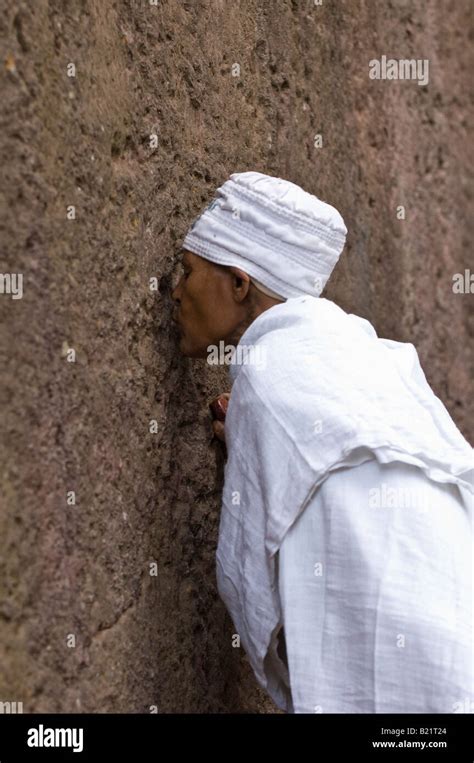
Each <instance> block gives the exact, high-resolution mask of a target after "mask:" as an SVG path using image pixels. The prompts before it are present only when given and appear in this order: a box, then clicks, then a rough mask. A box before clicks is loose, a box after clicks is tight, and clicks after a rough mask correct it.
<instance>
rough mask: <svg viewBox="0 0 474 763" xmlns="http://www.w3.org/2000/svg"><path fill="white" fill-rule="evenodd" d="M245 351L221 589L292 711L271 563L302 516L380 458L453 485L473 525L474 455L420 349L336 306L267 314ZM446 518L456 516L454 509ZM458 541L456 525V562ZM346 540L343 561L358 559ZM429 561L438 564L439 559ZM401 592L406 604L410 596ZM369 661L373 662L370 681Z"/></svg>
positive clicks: (236, 369)
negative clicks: (327, 491)
mask: <svg viewBox="0 0 474 763" xmlns="http://www.w3.org/2000/svg"><path fill="white" fill-rule="evenodd" d="M246 347H247V348H249V355H248V356H247V359H248V361H249V362H245V360H244V362H243V364H239V365H233V366H230V374H231V378H232V381H233V387H232V394H231V397H230V402H229V407H228V410H227V417H226V442H227V449H228V460H227V463H226V466H225V481H224V490H223V497H222V509H221V518H220V525H219V540H218V547H217V553H216V577H217V586H218V591H219V593H220V596H221V598H222V599H223V601H224V603H225V604H226V606H227V609H228V610H229V612H230V615H231V617H232V619H233V622H234V626H235V629H236V632H237V633H238V634H239V635H240V638H241V643H242V646H243V648H244V649H245V652H246V654H247V656H248V658H249V661H250V663H251V665H252V668H253V670H254V673H255V676H256V678H257V680H258V681H259V683H260V684H261V685H262V686H263V687H264V688H265V689H266V690H267V691H268V693H269V694H271V696H272V697H273V698H274V699H275V702H276V703H277V705H278V706H279V707H280V708H282V709H289V707H288V694H287V692H286V691H285V689H284V683H283V680H282V678H281V677H279V676H277V675H276V674H275V673H273V672H270V673H269V672H267V671H266V665H265V662H266V660H267V659H268V656H269V654H270V653H271V649H272V645H273V644H274V641H275V638H276V633H277V631H278V628H279V627H280V623H281V621H282V613H281V603H280V599H279V592H278V590H277V584H276V564H275V562H276V554H277V552H278V550H279V549H280V547H281V545H282V543H283V540H284V539H285V536H286V535H287V533H288V532H289V531H290V530H291V528H292V526H293V525H294V523H295V522H296V520H297V519H298V517H300V515H302V514H303V512H304V511H305V509H306V507H307V506H308V504H309V502H310V501H311V500H312V498H313V497H314V496H315V495H316V494H317V491H318V489H319V488H320V487H321V486H322V485H323V483H325V482H326V481H327V479H328V477H329V476H330V475H331V474H332V473H333V472H335V471H336V470H338V469H341V468H343V467H347V466H354V467H356V466H357V465H360V464H363V463H364V462H366V461H368V460H373V459H374V458H375V459H376V460H377V461H378V462H379V463H381V464H389V463H392V462H403V463H405V464H411V465H412V466H416V467H418V468H419V469H420V470H421V471H422V472H423V473H424V474H425V476H426V477H428V478H429V479H430V480H431V481H434V482H436V483H440V484H441V485H446V484H448V485H454V486H457V489H459V491H460V493H461V495H462V500H463V502H464V506H465V507H466V512H469V513H470V516H471V517H472V500H473V493H474V485H473V474H474V460H473V450H472V448H471V446H470V445H469V443H468V442H467V441H466V440H465V439H464V437H463V436H462V434H461V432H460V431H459V429H458V428H457V427H456V425H455V424H454V422H453V420H452V419H451V417H450V415H449V413H448V411H447V410H446V408H445V406H444V405H443V403H442V402H441V400H440V399H439V398H437V397H436V396H435V395H434V393H433V391H432V390H431V388H430V386H429V384H428V383H427V381H426V378H425V375H424V373H423V370H422V368H421V366H420V363H419V360H418V355H417V352H416V350H415V348H414V346H413V345H412V344H409V343H401V342H395V341H393V340H389V339H381V338H379V337H378V336H377V334H376V332H375V329H374V328H373V326H372V325H371V324H370V323H369V322H368V321H367V320H364V319H363V318H360V317H359V316H356V315H352V314H347V313H345V312H344V310H342V309H341V308H340V307H338V306H337V305H335V304H334V303H333V302H331V301H330V300H327V299H318V298H314V297H309V296H306V297H298V298H292V299H288V300H287V301H286V302H285V303H283V304H280V305H275V306H273V307H271V308H270V309H268V310H266V311H265V312H263V313H262V314H260V315H259V316H258V317H257V318H256V319H255V320H254V321H253V323H252V324H251V325H250V326H249V328H248V329H247V330H246V331H245V332H244V334H243V336H242V337H241V339H240V342H239V345H238V347H237V350H243V349H244V348H246ZM251 352H253V354H251ZM237 357H238V358H242V357H243V356H242V353H241V354H240V355H238V356H237ZM244 357H245V356H244ZM348 510H349V509H348ZM443 510H444V511H445V512H446V514H450V506H449V504H448V503H446V505H444V504H443ZM446 521H448V520H446ZM390 532H392V530H391V531H390ZM456 533H457V534H456ZM461 535H462V533H460V524H459V523H458V524H456V526H455V531H454V530H453V533H451V535H449V536H447V537H449V544H450V551H449V553H455V550H456V548H457V547H458V546H459V545H460V544H462V543H463V542H464V540H463V537H461ZM349 541H350V538H348V537H346V541H345V542H346V548H343V549H341V553H343V554H350V553H352V550H351V547H350V545H349ZM361 542H362V541H361ZM363 542H364V543H365V545H366V549H365V554H366V555H367V558H368V559H371V558H372V557H373V558H376V557H377V554H378V549H377V548H376V547H374V544H373V541H372V536H371V535H370V534H367V536H366V538H365V539H364V540H363ZM387 542H388V543H389V544H390V543H392V539H391V538H388V539H387ZM431 551H432V554H433V555H434V556H433V563H434V564H436V559H437V557H438V556H439V555H440V554H442V553H443V552H442V551H441V550H439V549H438V548H437V547H436V546H435V545H433V547H432V549H431ZM338 571H339V568H338ZM342 573H343V569H342V568H340V574H341V575H342ZM375 573H376V570H375V569H374V568H371V567H368V568H367V576H366V577H365V578H364V579H361V581H360V584H361V586H362V587H365V588H366V589H367V590H366V595H367V596H369V595H370V592H371V591H372V590H373V587H374V586H375V585H377V578H376V577H374V575H375ZM420 580H421V582H422V586H425V587H426V586H427V585H428V583H429V580H428V579H427V578H426V577H423V578H420ZM335 584H337V581H335ZM400 593H401V594H402V593H403V595H406V596H407V601H408V603H409V602H410V598H409V591H408V590H406V591H405V592H404V591H403V589H400ZM423 595H424V594H423V589H422V590H420V597H423ZM456 595H457V596H459V595H460V593H459V592H457V593H456ZM402 624H403V622H402ZM400 632H401V633H402V631H400ZM406 649H408V647H406ZM373 659H374V653H367V655H366V662H367V665H366V667H367V670H369V671H370V670H371V669H372V663H373ZM460 699H461V698H460ZM326 703H327V700H326ZM315 704H318V703H315Z"/></svg>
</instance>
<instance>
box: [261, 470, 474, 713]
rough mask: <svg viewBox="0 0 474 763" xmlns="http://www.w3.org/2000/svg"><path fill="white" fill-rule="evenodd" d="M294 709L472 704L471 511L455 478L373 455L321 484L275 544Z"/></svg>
mask: <svg viewBox="0 0 474 763" xmlns="http://www.w3.org/2000/svg"><path fill="white" fill-rule="evenodd" d="M278 591H279V596H280V602H281V611H282V616H281V623H279V624H281V625H283V630H284V633H285V641H286V652H287V660H288V668H289V676H287V677H285V668H284V666H283V665H282V664H281V663H280V659H279V657H278V654H277V653H276V651H275V646H276V645H275V644H273V645H272V647H271V649H270V653H269V656H268V658H267V660H266V663H265V664H266V672H267V680H268V683H269V684H270V685H272V684H274V683H275V682H277V681H279V680H280V679H281V681H282V683H281V685H280V688H281V689H282V690H283V691H285V689H283V686H286V685H288V686H289V691H288V709H290V710H291V709H292V710H293V711H294V712H296V713H315V712H316V713H455V712H472V708H473V707H474V705H473V704H472V701H473V700H474V696H473V652H472V650H473V619H472V618H473V602H472V594H473V583H472V537H471V525H470V520H469V515H468V513H467V512H466V507H465V505H464V502H463V499H462V496H461V494H460V492H459V490H458V488H457V486H456V485H453V484H441V483H439V482H434V481H432V480H430V479H429V478H428V477H427V476H426V475H425V474H424V473H423V472H422V471H421V470H420V469H419V468H418V467H415V466H412V465H409V464H405V463H401V462H396V461H394V462H391V463H389V464H380V463H379V462H378V461H377V460H375V459H371V460H369V461H366V462H365V463H363V464H361V465H359V466H355V467H352V468H350V467H349V468H343V469H338V470H336V471H334V472H332V473H331V474H330V475H329V477H328V478H327V480H325V481H324V482H323V483H322V485H321V486H320V488H319V489H318V491H317V492H316V494H315V496H314V498H313V499H312V500H311V502H310V503H309V505H308V506H307V507H306V509H305V510H304V512H303V513H302V514H301V516H300V517H299V518H298V519H297V520H296V522H295V523H294V525H293V526H292V527H291V528H290V530H289V531H288V533H287V535H286V536H285V538H284V540H283V543H282V545H281V547H280V549H279V552H278Z"/></svg>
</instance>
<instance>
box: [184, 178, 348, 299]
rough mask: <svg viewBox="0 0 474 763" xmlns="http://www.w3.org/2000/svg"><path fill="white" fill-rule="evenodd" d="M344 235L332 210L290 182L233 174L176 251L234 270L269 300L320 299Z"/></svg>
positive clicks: (340, 221)
mask: <svg viewBox="0 0 474 763" xmlns="http://www.w3.org/2000/svg"><path fill="white" fill-rule="evenodd" d="M346 235H347V228H346V226H345V224H344V220H343V219H342V217H341V215H340V214H339V212H338V211H337V209H335V208H334V207H332V206H331V205H330V204H326V203H325V202H324V201H321V200H320V199H318V198H317V197H316V196H313V195H312V194H311V193H307V192H306V191H303V189H302V188H300V187H299V186H298V185H296V184H295V183H290V181H289V180H282V179H281V178H275V177H270V176H269V175H263V174H262V173H261V172H237V173H234V174H232V175H231V176H230V178H229V179H228V180H226V181H225V183H223V185H221V186H220V187H219V188H218V189H217V191H216V193H215V197H214V199H213V200H212V201H211V202H210V203H209V204H208V206H207V207H206V208H205V210H204V211H203V212H202V214H200V215H199V216H198V217H197V218H196V220H195V221H194V223H193V224H192V225H191V227H190V228H189V230H188V232H187V233H186V236H185V238H184V241H183V245H182V246H183V249H187V250H188V251H190V252H193V253H194V254H197V255H199V256H200V257H204V258H205V259H207V260H211V262H215V263H217V264H219V265H234V266H235V267H238V268H240V269H241V270H243V271H244V272H245V273H248V275H249V276H250V277H251V278H253V279H258V282H259V284H260V285H263V286H265V287H266V288H267V289H270V290H271V292H272V294H273V295H274V296H279V297H281V298H285V299H288V298H290V297H300V296H302V295H303V294H311V295H312V296H313V297H319V295H320V294H321V292H322V290H323V288H324V286H325V285H326V282H327V281H328V279H329V276H330V275H331V273H332V270H333V268H334V266H335V265H336V263H337V261H338V259H339V255H340V254H341V252H342V250H343V248H344V243H345V239H346Z"/></svg>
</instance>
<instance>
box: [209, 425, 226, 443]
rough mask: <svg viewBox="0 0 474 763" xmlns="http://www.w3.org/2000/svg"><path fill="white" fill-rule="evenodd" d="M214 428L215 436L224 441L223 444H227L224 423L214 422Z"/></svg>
mask: <svg viewBox="0 0 474 763" xmlns="http://www.w3.org/2000/svg"><path fill="white" fill-rule="evenodd" d="M212 428H213V430H214V434H215V436H216V437H217V438H218V439H219V440H222V442H225V428H224V423H223V422H222V421H213V422H212Z"/></svg>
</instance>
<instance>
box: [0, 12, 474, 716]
mask: <svg viewBox="0 0 474 763" xmlns="http://www.w3.org/2000/svg"><path fill="white" fill-rule="evenodd" d="M0 6H1V11H2V13H1V14H0V35H1V45H2V67H1V73H0V80H1V88H2V115H1V133H0V136H1V137H0V142H1V147H0V163H1V167H2V173H3V183H2V189H1V206H2V214H1V222H0V225H1V230H0V232H1V252H0V257H1V260H0V262H1V267H0V271H1V272H2V273H23V274H24V287H23V288H24V295H23V298H22V299H18V300H13V299H11V297H10V296H8V295H5V294H0V316H1V323H0V325H1V332H2V341H1V353H2V357H1V363H2V365H1V387H0V415H1V421H2V427H1V430H2V440H1V454H0V455H1V461H0V463H1V509H0V538H1V541H0V543H1V545H0V700H2V701H8V700H10V701H22V702H23V706H24V710H25V712H26V711H28V712H40V711H46V712H74V711H80V712H82V711H88V712H115V711H117V712H132V713H133V712H149V708H150V706H153V705H155V706H157V708H158V711H159V712H246V711H250V712H254V711H257V712H275V707H274V705H273V703H272V702H271V701H270V700H269V699H267V698H266V697H265V696H264V694H263V692H262V691H261V690H260V689H259V688H258V687H257V686H256V684H255V681H254V678H253V674H252V673H251V671H250V669H249V665H248V663H247V661H246V659H245V657H244V655H243V654H242V650H241V649H240V650H239V649H234V648H232V643H231V638H232V634H233V630H234V629H233V626H232V623H231V621H230V619H229V617H228V615H227V613H226V612H225V609H224V607H223V604H222V603H221V602H220V600H219V598H218V596H217V591H216V583H215V573H214V562H215V560H214V555H215V547H216V541H217V529H218V521H219V509H220V494H221V487H222V477H223V460H222V454H221V452H220V450H219V447H220V446H219V445H218V444H211V443H210V439H211V429H210V421H209V418H208V414H207V403H208V401H209V399H210V398H211V396H213V395H214V394H216V393H218V392H220V391H221V390H224V389H228V388H229V383H228V381H227V377H226V371H225V369H220V370H218V371H215V370H213V369H210V368H209V367H206V364H205V362H201V361H197V362H196V361H190V360H188V359H184V358H181V357H180V356H179V355H178V354H177V352H176V344H175V339H176V338H175V335H174V333H173V329H172V328H171V326H170V304H171V303H170V286H171V283H172V272H173V266H174V264H175V262H176V256H177V252H178V248H179V244H180V241H181V238H182V236H183V234H184V232H185V230H186V228H187V226H188V225H189V224H190V222H191V220H192V219H193V218H194V216H195V215H196V214H197V213H198V212H199V211H200V209H201V208H202V206H203V205H204V204H205V203H206V202H207V201H208V200H209V198H210V197H211V195H212V193H213V191H214V189H215V187H216V186H217V185H219V184H220V183H222V182H223V181H224V180H225V179H226V178H227V176H228V175H229V174H230V173H231V172H234V171H244V170H248V169H256V170H260V171H263V172H267V173H268V174H274V175H280V176H282V177H285V178H287V179H289V180H293V181H295V182H297V183H299V184H301V185H302V186H303V187H304V188H306V189H307V190H309V191H311V192H314V193H316V194H317V195H319V196H321V198H323V199H325V200H327V201H329V202H331V203H333V204H335V205H336V206H337V207H338V208H339V209H340V211H341V212H342V214H343V216H344V218H345V220H346V223H347V226H348V228H349V231H350V234H349V237H348V243H347V247H346V251H345V255H344V256H343V259H342V260H341V262H340V264H339V265H338V267H337V269H336V271H335V274H334V278H333V279H332V281H331V283H330V284H329V285H328V288H327V290H326V292H325V294H324V296H327V297H329V298H330V299H334V300H335V301H336V302H338V303H339V304H340V305H341V306H342V307H343V308H344V309H346V310H349V311H351V312H356V313H358V314H359V315H363V316H364V317H367V318H369V319H370V320H371V321H372V322H373V323H374V325H375V327H376V329H377V331H378V333H379V335H381V336H384V337H390V338H393V339H399V340H402V341H411V342H413V343H414V344H415V346H416V347H417V349H418V351H419V355H420V359H421V362H422V365H423V368H424V370H425V373H426V375H427V378H428V380H429V381H430V383H431V384H432V386H433V388H434V390H435V391H436V393H437V394H438V395H439V397H440V398H441V399H442V400H443V402H444V403H445V404H446V405H447V407H448V409H449V410H450V412H451V414H452V416H453V418H454V419H455V421H456V423H457V424H458V426H459V427H460V429H461V430H462V431H463V433H464V435H465V436H466V437H467V438H468V439H470V441H471V442H472V440H473V435H474V431H473V425H472V421H473V419H472V411H471V417H470V418H469V410H468V406H469V404H470V402H471V397H472V395H470V388H469V379H470V375H472V342H471V346H470V347H469V346H468V345H469V341H470V340H472V334H473V329H474V327H473V318H472V314H470V315H468V312H467V309H468V301H469V295H468V294H464V295H462V294H454V293H453V291H452V276H453V274H454V273H456V272H463V271H464V269H465V268H467V267H468V266H469V261H468V253H469V252H470V248H471V241H472V237H473V224H472V215H471V221H470V222H468V218H469V215H468V203H469V202H470V201H471V199H472V184H471V185H470V184H469V183H470V181H471V180H472V178H471V177H469V174H468V168H469V165H470V166H471V168H472V151H471V153H469V154H468V151H469V150H470V149H469V148H468V146H469V143H468V140H467V125H468V123H469V120H470V119H472V111H473V110H472V100H470V99H469V96H468V93H469V92H470V89H469V84H470V74H471V72H472V53H470V52H469V51H470V50H472V45H470V36H471V35H472V32H471V31H470V30H471V24H470V15H469V13H470V11H469V9H470V3H469V2H468V0H459V1H458V2H456V3H454V2H445V3H439V2H434V1H433V2H426V3H425V2H423V3H422V2H421V1H420V2H416V3H415V2H408V1H407V2H404V1H402V0H401V1H400V2H386V3H376V2H375V0H374V1H373V2H369V1H368V0H366V1H365V2H364V1H362V2H359V3H354V2H348V1H347V2H337V3H336V2H331V1H330V0H323V3H322V5H320V6H318V5H315V4H314V2H312V1H311V0H292V1H290V0H266V1H264V2H262V1H257V0H192V1H191V0H189V1H185V0H182V1H181V2H177V0H158V2H157V5H156V6H154V5H150V3H149V0H122V1H120V2H119V1H118V0H116V1H112V0H74V1H72V0H71V1H70V2H67V0H49V1H48V0H35V2H34V3H32V2H26V0H18V1H17V2H15V1H14V0H1V3H0ZM384 54H385V55H387V56H388V57H394V58H397V59H399V58H412V57H413V58H420V59H425V58H427V59H429V61H430V82H429V85H428V86H426V87H423V86H419V85H418V84H417V83H416V82H413V81H410V82H407V81H382V80H380V81H376V80H370V79H369V77H368V62H369V60H370V59H372V58H380V56H382V55H384ZM71 63H73V64H74V65H75V68H76V71H75V77H70V76H68V68H67V67H68V64H71ZM234 64H239V66H240V75H239V76H233V72H234V73H236V71H237V70H236V69H235V67H234V69H232V67H233V65H234ZM69 71H71V70H70V69H69ZM151 134H157V135H158V145H157V146H156V147H152V146H151V145H150V135H151ZM317 134H320V135H321V136H322V140H323V145H322V147H317V146H315V135H317ZM316 142H317V141H316ZM71 205H72V206H74V207H75V219H68V208H69V207H71ZM399 205H404V206H405V209H406V219H405V220H400V219H397V207H398V206H399ZM152 277H156V278H157V279H158V281H159V289H158V291H156V292H154V291H150V289H149V279H150V278H152ZM70 349H74V350H75V354H76V359H75V362H69V360H70V357H71V355H70V353H69V350H70ZM368 372H369V370H368ZM151 420H156V422H157V432H156V433H151V432H150V421H151ZM70 491H74V493H75V496H76V503H75V505H70V504H69V503H68V499H67V497H68V493H70ZM70 500H71V499H70ZM153 563H156V572H157V574H156V575H150V570H153V568H151V567H150V565H151V564H153ZM72 637H74V639H75V646H72V645H71V644H73V643H74V641H73V639H72Z"/></svg>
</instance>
